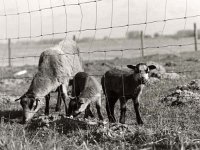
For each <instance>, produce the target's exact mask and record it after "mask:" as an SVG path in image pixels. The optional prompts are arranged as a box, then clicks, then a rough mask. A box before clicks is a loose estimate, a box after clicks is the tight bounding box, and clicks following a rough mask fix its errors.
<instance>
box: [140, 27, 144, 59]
mask: <svg viewBox="0 0 200 150" xmlns="http://www.w3.org/2000/svg"><path fill="white" fill-rule="evenodd" d="M140 38H141V55H142V57H144V34H143V31H141V33H140Z"/></svg>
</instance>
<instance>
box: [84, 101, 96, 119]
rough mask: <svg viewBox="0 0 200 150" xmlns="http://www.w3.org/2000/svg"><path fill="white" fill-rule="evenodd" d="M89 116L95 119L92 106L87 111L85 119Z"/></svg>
mask: <svg viewBox="0 0 200 150" xmlns="http://www.w3.org/2000/svg"><path fill="white" fill-rule="evenodd" d="M89 116H90V117H92V118H94V115H93V113H92V111H91V110H90V104H89V105H88V106H87V108H86V109H85V115H84V118H88V117H89Z"/></svg>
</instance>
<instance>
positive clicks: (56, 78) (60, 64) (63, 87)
mask: <svg viewBox="0 0 200 150" xmlns="http://www.w3.org/2000/svg"><path fill="white" fill-rule="evenodd" d="M70 44H73V43H71V42H70V41H68V40H64V41H62V42H60V43H59V44H58V45H57V46H55V47H53V48H50V49H48V50H45V51H44V52H42V53H41V55H40V59H39V64H38V71H37V73H36V74H35V76H34V77H33V79H32V82H31V85H30V87H29V89H28V91H27V92H26V93H25V94H24V95H22V96H21V97H20V98H19V99H17V100H16V101H18V100H20V104H21V106H22V108H23V122H24V123H25V122H27V121H29V120H30V119H31V118H32V117H33V116H34V114H35V113H36V112H37V111H38V110H39V109H40V108H41V107H42V105H43V101H44V98H46V108H45V113H46V114H47V113H48V105H49V93H50V92H52V91H55V89H57V88H58V87H59V89H60V91H59V92H60V95H61V97H62V99H63V101H64V104H65V111H66V114H67V110H68V108H67V104H66V99H67V97H68V96H67V86H68V83H69V79H70V77H71V76H73V74H74V71H73V70H74V68H73V67H74V65H73V62H71V60H72V59H73V58H72V57H75V56H73V55H71V56H69V54H66V52H64V51H63V50H62V49H64V48H68V46H69V47H71V45H70ZM67 50H68V51H69V50H71V49H67ZM71 51H72V50H71ZM69 53H70V52H69ZM73 53H74V52H73ZM70 58H71V59H70ZM75 69H76V68H75Z"/></svg>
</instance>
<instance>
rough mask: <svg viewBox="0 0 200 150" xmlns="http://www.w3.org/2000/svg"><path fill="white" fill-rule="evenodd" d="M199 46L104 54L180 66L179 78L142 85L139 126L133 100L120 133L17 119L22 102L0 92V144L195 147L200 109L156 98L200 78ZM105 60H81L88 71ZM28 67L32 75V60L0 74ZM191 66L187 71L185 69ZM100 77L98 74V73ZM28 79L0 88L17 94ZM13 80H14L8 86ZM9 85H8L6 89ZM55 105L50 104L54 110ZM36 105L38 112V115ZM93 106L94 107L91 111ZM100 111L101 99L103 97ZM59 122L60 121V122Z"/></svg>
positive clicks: (199, 140) (57, 148) (199, 142)
mask: <svg viewBox="0 0 200 150" xmlns="http://www.w3.org/2000/svg"><path fill="white" fill-rule="evenodd" d="M199 57H200V52H193V53H182V54H180V55H179V56H177V55H159V56H158V55H154V56H147V57H145V58H143V59H141V58H137V59H134V60H133V59H123V61H122V60H121V59H118V58H116V59H113V60H107V63H109V64H111V65H116V66H120V65H121V63H122V62H123V65H126V64H136V63H138V62H140V61H144V62H146V61H155V62H158V63H159V64H161V65H165V64H166V63H168V64H169V63H173V64H175V65H168V66H165V68H166V70H167V72H179V73H180V75H181V76H183V78H180V79H179V80H175V81H174V80H173V81H172V80H161V81H160V82H159V83H157V84H155V85H152V86H148V87H146V88H145V90H144V92H143V94H142V97H141V114H142V118H143V120H144V125H143V126H138V125H137V124H136V119H135V112H134V109H133V104H132V101H131V100H130V101H129V102H128V110H127V113H126V123H127V124H128V125H130V127H129V129H128V130H120V136H109V134H107V133H110V134H111V135H113V134H114V133H113V132H112V131H113V130H109V129H105V128H103V127H94V128H93V127H87V128H86V129H84V128H70V126H69V125H67V124H63V125H61V124H62V123H58V124H54V125H52V126H50V127H45V128H40V127H37V126H36V127H35V128H34V127H33V126H31V125H22V124H20V122H19V118H20V116H21V107H20V106H19V104H18V103H11V102H4V101H1V100H2V98H0V104H1V105H0V110H1V111H0V117H1V124H0V149H8V150H11V149H19V150H24V149H28V150H32V149H44V150H51V149H54V150H61V149H66V150H68V149H70V150H72V149H75V150H76V149H92V150H93V149H97V150H99V149H106V150H109V149H115V150H120V149H155V150H160V149H166V150H167V149H172V150H174V149H175V150H176V149H177V150H179V149H200V124H199V122H200V116H199V113H200V109H199V106H198V105H195V104H191V105H189V106H182V107H176V106H174V107H170V106H166V105H165V104H163V103H161V101H160V99H161V98H162V97H163V96H165V95H167V94H169V93H170V89H172V88H174V87H176V86H178V85H182V84H185V83H188V82H190V81H191V80H193V79H198V78H200V73H199V72H200V69H198V68H200V63H198V61H197V60H198V59H199ZM103 62H104V61H92V62H91V61H89V62H88V61H85V70H86V71H87V72H89V73H91V74H103V73H104V72H105V71H106V70H107V69H109V68H108V67H106V66H104V65H102V63H103ZM23 69H29V72H30V74H29V75H28V76H31V75H32V74H33V73H34V72H35V70H36V68H35V67H32V66H23V67H15V68H12V69H6V68H1V70H2V76H6V75H8V74H9V75H10V76H12V74H13V73H14V72H16V71H19V70H23ZM188 71H191V72H188ZM98 79H99V77H98ZM29 84H30V81H27V82H22V83H20V84H19V85H18V84H16V85H15V84H12V85H6V86H5V85H4V84H0V91H1V92H0V93H4V94H6V95H7V96H13V95H14V96H16V95H18V96H20V95H21V94H23V93H24V92H25V91H26V90H27V87H28V85H29ZM13 85H15V86H14V87H13ZM10 89H12V90H10ZM54 107H55V105H54V103H53V104H52V105H51V112H52V113H53V109H54ZM43 111H44V110H41V112H39V113H38V114H37V115H41V114H42V113H43ZM115 111H116V118H117V119H119V103H117V106H116V109H115ZM95 112H96V111H95ZM103 115H104V118H105V119H107V115H106V112H105V100H104V99H103ZM61 126H62V127H61Z"/></svg>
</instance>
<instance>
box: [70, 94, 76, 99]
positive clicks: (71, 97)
mask: <svg viewBox="0 0 200 150" xmlns="http://www.w3.org/2000/svg"><path fill="white" fill-rule="evenodd" d="M68 97H69V98H70V99H75V98H76V97H73V96H69V95H68Z"/></svg>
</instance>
